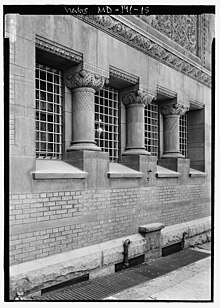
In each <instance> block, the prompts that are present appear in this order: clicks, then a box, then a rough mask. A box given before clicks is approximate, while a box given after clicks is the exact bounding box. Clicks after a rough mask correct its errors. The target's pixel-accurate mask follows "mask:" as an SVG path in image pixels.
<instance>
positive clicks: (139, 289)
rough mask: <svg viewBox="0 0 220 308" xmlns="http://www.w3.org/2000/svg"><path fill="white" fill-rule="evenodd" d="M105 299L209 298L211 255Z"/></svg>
mask: <svg viewBox="0 0 220 308" xmlns="http://www.w3.org/2000/svg"><path fill="white" fill-rule="evenodd" d="M105 299H106V300H116V301H117V300H118V301H120V300H133V301H141V300H195V301H197V300H200V301H201V300H211V257H208V258H205V259H203V260H199V261H197V262H195V263H193V264H189V265H187V266H185V267H183V268H181V269H178V270H176V271H173V272H171V273H168V274H166V275H164V276H160V277H158V278H156V279H153V280H150V281H148V282H145V283H142V284H140V285H137V286H135V287H133V288H129V289H127V290H125V291H123V292H120V293H118V294H114V295H113V298H110V297H109V298H105Z"/></svg>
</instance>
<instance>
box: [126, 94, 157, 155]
mask: <svg viewBox="0 0 220 308" xmlns="http://www.w3.org/2000/svg"><path fill="white" fill-rule="evenodd" d="M153 98H154V95H152V94H149V93H148V92H146V91H143V90H134V91H131V92H128V93H125V94H124V95H123V96H122V101H123V103H124V105H125V108H126V148H125V151H124V153H123V154H122V155H134V154H136V155H137V154H141V155H150V153H149V152H147V151H146V150H145V142H144V107H145V106H146V105H147V104H149V103H150V102H151V101H152V100H153Z"/></svg>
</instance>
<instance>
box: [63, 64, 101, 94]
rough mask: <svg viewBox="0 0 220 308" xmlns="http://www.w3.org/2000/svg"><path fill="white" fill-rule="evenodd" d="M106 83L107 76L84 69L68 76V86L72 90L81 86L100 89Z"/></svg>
mask: <svg viewBox="0 0 220 308" xmlns="http://www.w3.org/2000/svg"><path fill="white" fill-rule="evenodd" d="M104 83H105V78H104V77H103V76H100V75H99V74H95V73H93V72H90V71H87V70H84V69H82V70H81V71H78V72H75V73H72V74H69V75H67V76H66V86H67V87H68V88H70V89H71V90H73V89H75V88H80V87H88V88H92V89H94V90H95V91H99V90H100V89H101V88H102V87H103V86H104Z"/></svg>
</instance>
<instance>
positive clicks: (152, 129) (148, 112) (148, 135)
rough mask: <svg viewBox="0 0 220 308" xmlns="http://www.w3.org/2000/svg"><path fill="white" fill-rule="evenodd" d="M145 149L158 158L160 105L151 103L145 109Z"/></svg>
mask: <svg viewBox="0 0 220 308" xmlns="http://www.w3.org/2000/svg"><path fill="white" fill-rule="evenodd" d="M144 118H145V147H146V150H147V151H148V152H150V153H151V155H153V156H158V104H157V103H156V102H151V103H150V104H148V105H147V106H146V107H145V111H144Z"/></svg>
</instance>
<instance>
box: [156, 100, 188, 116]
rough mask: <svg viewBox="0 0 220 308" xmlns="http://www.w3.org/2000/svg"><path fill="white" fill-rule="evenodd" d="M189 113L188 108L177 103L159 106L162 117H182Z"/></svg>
mask: <svg viewBox="0 0 220 308" xmlns="http://www.w3.org/2000/svg"><path fill="white" fill-rule="evenodd" d="M187 111H189V107H187V106H184V105H182V104H178V103H169V104H166V105H163V106H161V112H162V114H163V115H164V116H167V115H180V116H181V115H183V114H185V113H186V112H187Z"/></svg>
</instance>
